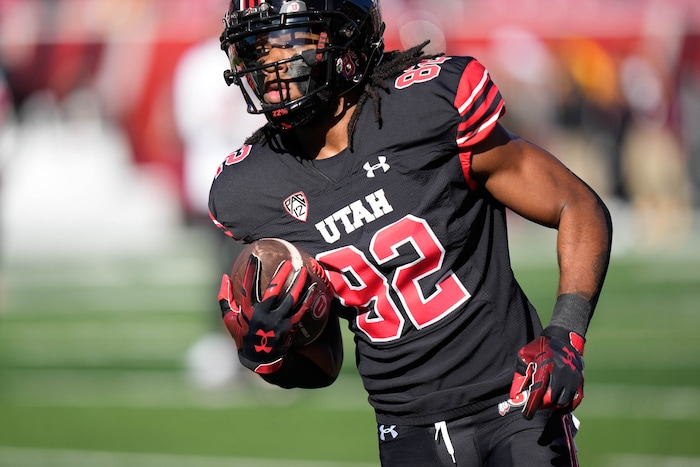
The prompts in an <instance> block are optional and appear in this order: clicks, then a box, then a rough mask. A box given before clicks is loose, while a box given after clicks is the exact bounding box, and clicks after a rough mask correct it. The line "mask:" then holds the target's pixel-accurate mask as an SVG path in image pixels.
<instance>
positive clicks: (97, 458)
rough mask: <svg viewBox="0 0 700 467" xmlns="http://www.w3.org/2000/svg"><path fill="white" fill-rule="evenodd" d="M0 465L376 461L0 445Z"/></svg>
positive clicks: (306, 465) (164, 466) (154, 466)
mask: <svg viewBox="0 0 700 467" xmlns="http://www.w3.org/2000/svg"><path fill="white" fill-rule="evenodd" d="M0 465H3V466H8V467H9V466H12V467H124V466H126V465H128V466H129V467H270V466H271V465H272V466H274V465H284V466H285V467H376V464H369V463H368V464H365V463H356V462H332V461H310V460H304V461H298V460H297V461H294V460H286V459H284V460H280V459H250V458H242V457H214V456H192V455H177V454H159V453H125V452H104V451H79V450H69V449H35V448H18V447H7V446H0Z"/></svg>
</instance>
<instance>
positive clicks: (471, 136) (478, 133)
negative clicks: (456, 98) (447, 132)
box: [457, 101, 505, 147]
mask: <svg viewBox="0 0 700 467" xmlns="http://www.w3.org/2000/svg"><path fill="white" fill-rule="evenodd" d="M504 110H505V104H504V103H503V101H501V103H500V105H499V106H498V111H497V112H494V113H493V114H492V115H491V117H489V118H488V120H486V121H485V122H483V123H482V124H481V125H480V126H479V127H477V128H476V129H475V130H473V131H471V132H470V133H467V134H466V135H464V136H461V137H459V138H457V145H458V146H460V147H462V146H465V145H466V144H467V143H469V144H476V143H478V142H479V141H481V140H482V139H483V137H484V136H486V135H487V134H488V131H486V132H485V131H484V130H486V129H490V128H492V127H493V126H494V125H495V124H496V122H497V121H498V119H499V118H501V115H502V113H503V111H504Z"/></svg>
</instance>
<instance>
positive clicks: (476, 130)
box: [455, 60, 505, 146]
mask: <svg viewBox="0 0 700 467" xmlns="http://www.w3.org/2000/svg"><path fill="white" fill-rule="evenodd" d="M455 108H456V109H457V110H458V111H459V114H460V117H461V120H462V121H461V123H460V124H459V126H458V128H457V144H458V145H460V146H466V145H469V144H475V143H477V142H479V141H481V140H482V139H483V138H484V137H485V136H486V135H487V134H488V131H484V130H488V129H490V128H492V127H493V126H494V125H495V124H496V121H497V120H498V119H499V117H500V116H501V115H503V113H504V111H505V103H504V102H503V98H502V97H501V93H500V92H499V91H498V87H496V85H495V84H494V82H493V81H491V78H490V76H489V73H488V71H487V70H486V69H485V68H484V67H483V66H482V65H481V64H480V63H479V62H477V61H476V60H474V61H471V62H470V63H469V64H468V65H467V67H466V68H465V70H464V73H463V74H462V78H461V80H460V83H459V87H458V89H457V95H456V98H455Z"/></svg>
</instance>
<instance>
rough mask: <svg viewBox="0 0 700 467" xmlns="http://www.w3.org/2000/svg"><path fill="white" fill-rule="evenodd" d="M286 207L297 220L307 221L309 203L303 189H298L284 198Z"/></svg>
mask: <svg viewBox="0 0 700 467" xmlns="http://www.w3.org/2000/svg"><path fill="white" fill-rule="evenodd" d="M283 204H284V209H285V210H286V211H287V212H288V213H289V215H290V216H292V217H293V218H295V219H296V220H299V221H302V222H306V217H307V215H308V203H307V201H306V195H305V194H304V192H303V191H297V192H296V193H294V194H293V195H291V196H290V197H289V198H287V199H285V200H284V203H283Z"/></svg>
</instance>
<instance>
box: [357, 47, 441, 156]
mask: <svg viewBox="0 0 700 467" xmlns="http://www.w3.org/2000/svg"><path fill="white" fill-rule="evenodd" d="M428 43H430V41H425V42H423V43H422V44H419V45H416V46H414V47H411V48H410V49H407V50H405V51H398V50H395V51H392V52H387V53H386V54H384V58H383V59H382V61H381V62H379V64H378V65H377V67H376V68H375V69H374V72H373V73H372V74H371V75H370V76H369V78H368V79H367V82H366V83H365V87H364V91H363V93H362V95H360V98H359V100H358V101H357V107H356V108H355V111H354V112H353V113H352V116H351V117H350V122H349V123H348V141H349V143H348V144H349V146H350V150H352V148H353V135H354V134H355V127H356V126H357V121H358V119H359V118H360V113H361V112H362V108H363V107H364V105H365V102H367V99H372V103H373V105H374V121H375V122H377V124H378V125H379V127H380V128H381V126H382V113H381V100H382V98H381V96H380V95H379V92H378V91H377V89H379V88H381V89H383V90H384V91H386V92H389V86H388V85H387V84H386V81H387V80H388V79H390V78H394V77H396V76H398V75H400V74H401V73H403V72H404V71H405V70H406V69H408V68H411V67H413V66H416V65H417V64H418V63H420V62H421V61H423V60H428V59H431V58H435V57H439V56H440V55H442V54H435V55H426V53H425V51H424V50H423V49H424V48H425V46H427V45H428Z"/></svg>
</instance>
